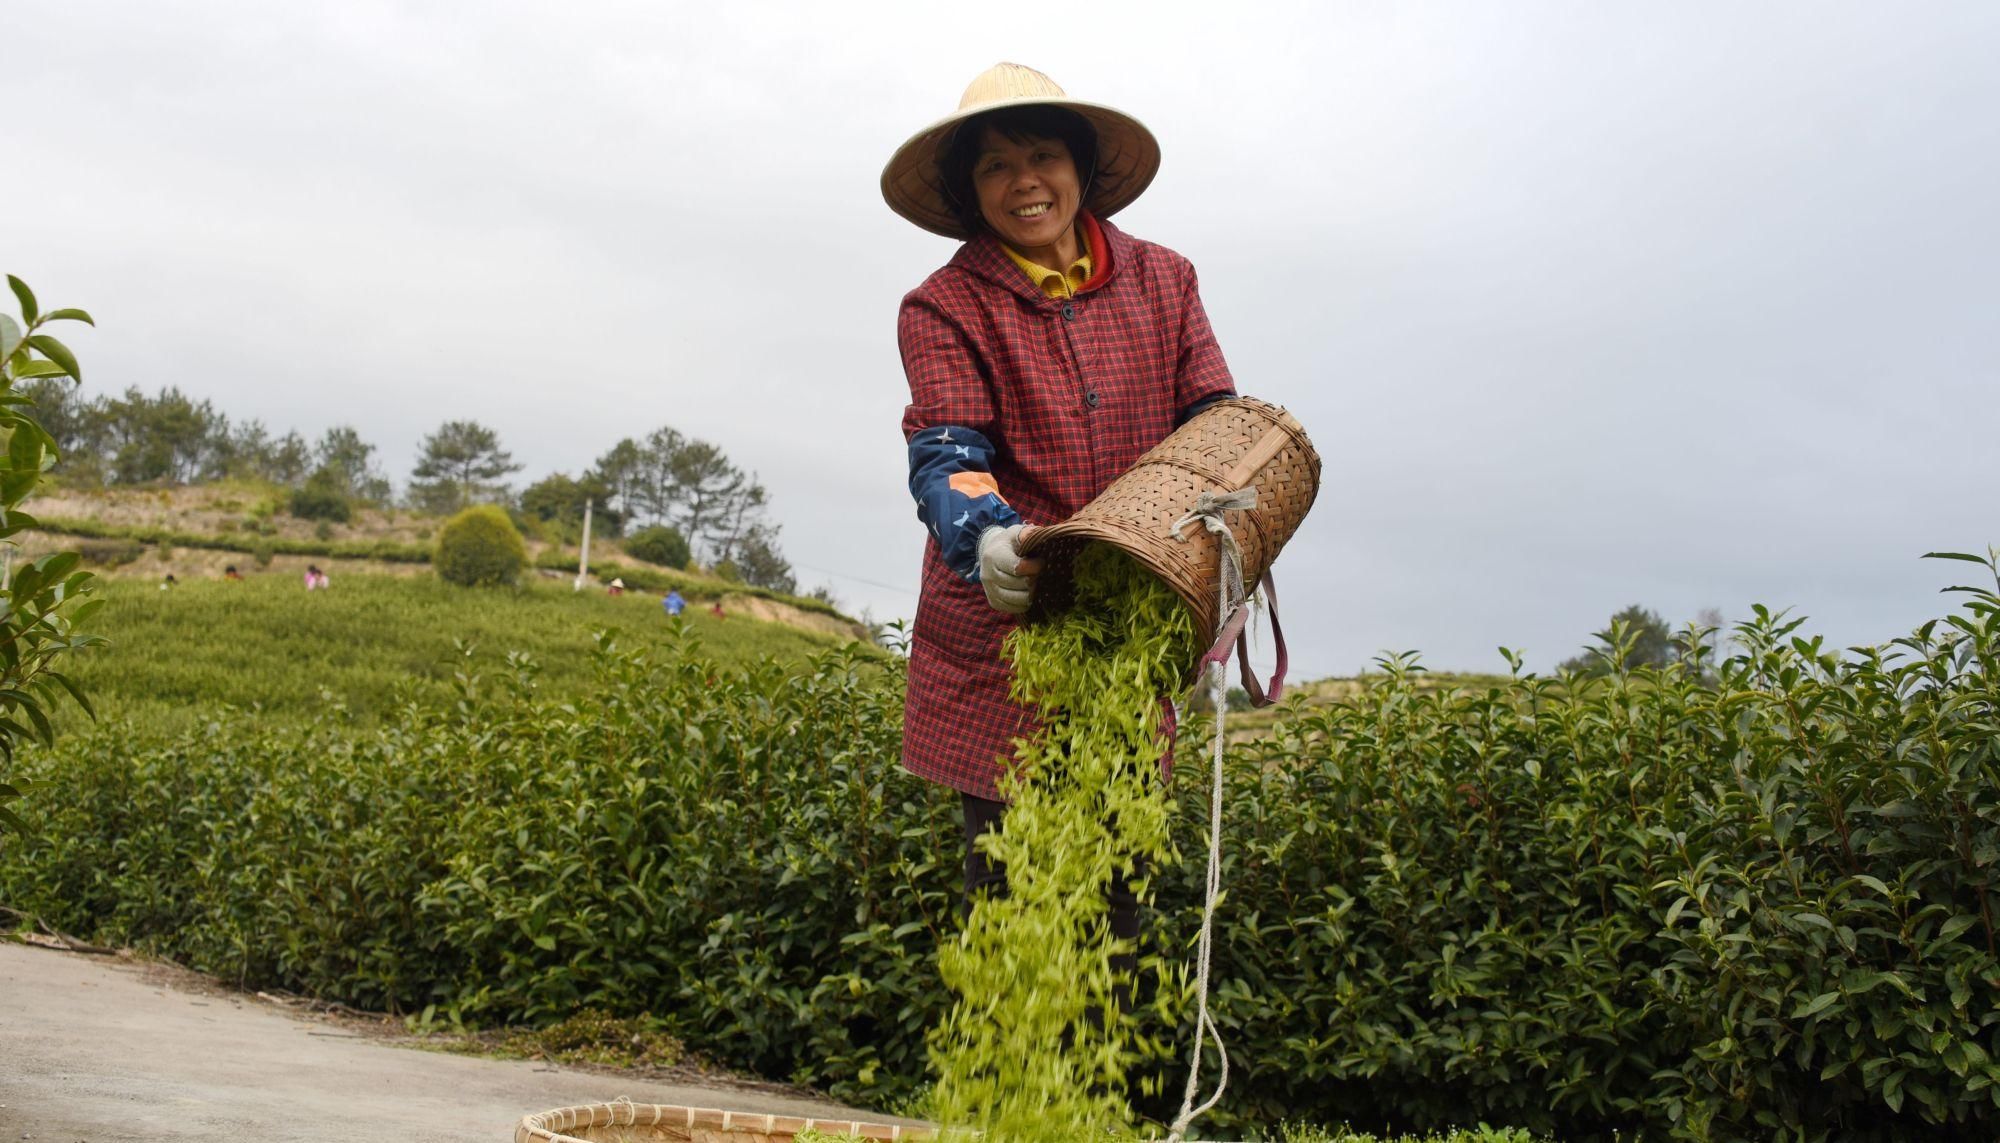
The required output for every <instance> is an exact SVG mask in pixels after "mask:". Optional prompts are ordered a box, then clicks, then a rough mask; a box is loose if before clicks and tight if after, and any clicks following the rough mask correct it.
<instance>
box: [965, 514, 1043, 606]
mask: <svg viewBox="0 0 2000 1143" xmlns="http://www.w3.org/2000/svg"><path fill="white" fill-rule="evenodd" d="M1024 531H1025V529H1024V528H1023V527H1022V526H1021V525H1019V524H1014V525H1011V526H1009V527H1005V528H1001V527H997V526H996V527H992V528H988V529H986V530H985V531H984V532H981V533H980V534H979V583H980V586H982V587H984V588H985V589H986V605H987V606H988V607H991V608H992V609H993V610H995V611H1004V612H1006V613H1007V614H1008V615H1021V614H1023V613H1025V612H1026V611H1027V610H1028V602H1029V601H1030V600H1031V599H1033V598H1034V593H1035V576H1036V574H1037V573H1039V572H1040V571H1041V570H1042V561H1040V560H1038V559H1033V558H1031V557H1027V556H1023V555H1022V554H1021V536H1022V534H1023V532H1024Z"/></svg>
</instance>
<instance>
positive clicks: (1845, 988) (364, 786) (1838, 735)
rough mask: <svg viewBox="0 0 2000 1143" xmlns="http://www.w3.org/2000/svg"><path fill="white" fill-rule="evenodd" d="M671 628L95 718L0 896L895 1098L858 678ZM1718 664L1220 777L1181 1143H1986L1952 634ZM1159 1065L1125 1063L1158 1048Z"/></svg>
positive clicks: (1997, 814) (916, 1027) (1959, 647)
mask: <svg viewBox="0 0 2000 1143" xmlns="http://www.w3.org/2000/svg"><path fill="white" fill-rule="evenodd" d="M216 590H218V591H220V590H222V589H221V588H220V587H219V586H218V587H217V588H216ZM440 590H442V589H440ZM153 594H154V595H160V594H161V593H157V592H155V593H153ZM172 594H173V595H174V597H175V599H176V600H178V598H179V597H180V596H181V595H182V593H172ZM330 594H338V590H336V592H334V593H330ZM606 605H607V606H610V605H611V604H610V603H609V602H608V601H607V603H606ZM162 606H164V605H162ZM689 630H691V629H690V628H688V627H686V626H685V625H682V626H668V627H666V628H664V634H663V639H664V640H665V641H664V642H663V643H662V644H660V645H659V646H658V647H657V649H655V650H654V651H653V652H652V653H651V654H649V655H648V656H645V657H641V656H640V655H638V654H636V653H633V652H630V651H625V650H620V649H618V648H616V647H613V646H609V645H606V646H601V647H599V648H598V649H597V650H596V651H595V652H594V653H593V654H594V658H595V662H594V669H595V670H596V671H597V681H596V683H595V684H594V685H593V686H591V687H589V688H587V689H586V690H585V692H584V693H582V694H578V693H576V692H575V691H573V690H568V689H564V690H561V691H557V690H555V689H554V688H549V687H545V686H543V685H542V683H541V673H540V671H539V669H538V668H537V667H536V665H535V663H534V661H533V660H530V659H528V658H524V657H520V656H515V657H514V658H512V659H511V660H509V661H508V663H507V665H506V667H505V668H504V669H501V670H497V671H495V672H493V673H492V674H490V675H486V676H484V677H481V676H480V672H479V671H478V670H476V669H474V668H473V667H470V666H468V667H465V668H462V669H461V671H460V673H459V676H458V677H455V678H453V679H451V680H450V681H449V682H448V683H447V684H445V685H443V686H442V687H432V688H429V689H427V690H419V689H416V688H411V689H409V690H407V691H406V692H405V693H404V694H403V695H401V696H400V697H399V698H398V699H397V700H395V701H392V702H391V703H389V704H388V709H387V710H386V712H385V713H384V714H383V715H382V716H381V717H380V718H379V719H378V720H377V721H376V723H375V724H374V725H370V726H360V725H355V724H353V723H352V722H350V720H349V716H348V715H347V714H346V713H345V712H344V710H343V709H341V708H340V707H338V706H329V707H327V708H326V709H325V710H324V712H323V713H322V715H321V716H320V717H319V718H317V719H316V720H272V719H269V718H266V717H262V716H259V715H257V714H254V713H245V712H242V711H236V710H229V709H223V708H220V707H214V706H210V707H204V708H202V709H201V711H200V713H201V716H202V717H201V720H200V721H199V723H198V724H197V725H194V726H184V727H170V726H167V725H163V724H154V723H150V722H149V723H145V724H137V723H133V722H130V721H121V720H118V719H116V718H115V717H113V718H109V719H107V722H106V723H105V724H104V725H101V726H99V727H96V728H93V729H88V730H84V731H81V732H78V733H76V734H75V735H74V736H73V737H68V738H65V739H64V740H62V742H61V744H60V745H59V746H58V747H57V748H55V749H53V750H51V749H40V748H38V749H35V750H32V751H28V752H24V753H23V754H22V755H21V763H22V766H23V768H24V770H25V771H26V773H25V774H24V775H23V776H25V777H30V778H33V777H53V776H57V775H60V776H61V778H62V780H63V783H64V794H63V797H62V798H61V799H59V800H51V801H50V802H49V803H48V809H49V813H48V814H47V815H46V820H45V821H44V823H43V830H42V833H41V835H40V838H39V839H27V840H16V839H8V840H5V841H0V900H5V901H6V902H7V903H8V904H9V905H12V906H14V907H16V908H22V909H27V910H31V911H33V912H37V913H40V914H42V915H43V916H44V917H46V918H48V919H49V920H50V921H51V922H52V923H55V924H57V925H58V926H59V927H61V928H63V929H65V930H67V931H71V932H77V933H80V934H86V935H89V934H95V935H96V936H98V937H99V938H100V939H106V940H124V941H132V942H136V943H138V944H141V945H143V946H145V947H148V948H151V949H154V950H156V951H159V952H163V953H167V954H170V955H173V956H176V957H178V958H181V959H183V960H186V961H189V962H191V963H193V964H195V965H197V966H198V967H202V968H205V969H208V970H210V971H214V972H218V973H221V974H222V975H224V976H227V977H228V978H230V979H232V980H240V981H243V982H245V983H250V984H279V985H282V986H285V987H290V988H294V989H297V990H301V991H307V992H312V993H315V994H318V995H323V996H327V997H329V998H333V999H338V1000H342V1001H345V1002H347V1003H352V1004H360V1005H366V1006H371V1007H378V1008H384V1009H391V1010H395V1011H405V1012H413V1011H420V1010H422V1009H424V1008H425V1007H429V1006H435V1011H436V1012H438V1013H443V1014H445V1015H446V1016H447V1017H449V1018H458V1019H461V1020H464V1021H466V1022H471V1023H504V1022H525V1023H532V1024H537V1025H548V1024H554V1023H558V1022H560V1021H561V1020H562V1019H564V1018H566V1017H568V1016H570V1015H572V1014H574V1013H575V1012H577V1011H580V1010H582V1009H585V1008H595V1009H601V1010H603V1011H605V1012H608V1013H610V1014H612V1015H613V1016H615V1017H619V1018H634V1017H639V1016H643V1015H646V1014H653V1015H657V1016H658V1017H659V1018H660V1019H661V1020H662V1021H663V1022H664V1024H665V1027H664V1028H663V1030H664V1031H666V1032H668V1033H671V1034H672V1035H674V1036H677V1037H679V1038H680V1039H682V1040H684V1041H685V1042H686V1043H688V1044H689V1045H690V1047H691V1048H692V1049H693V1050H695V1051H698V1052H701V1053H702V1054H704V1055H705V1056H708V1057H710V1058H713V1059H716V1060H718V1061H720V1062H723V1063H727V1064H732V1065H735V1066H739V1067H746V1068H749V1069H752V1070H755V1071H757V1072H760V1073H762V1074H764V1075H767V1076H771V1077H775V1078H779V1079H787V1080H796V1081H800V1082H806V1083H813V1084H816V1085H819V1086H822V1087H825V1088H828V1089H829V1090H831V1091H832V1092H833V1093H835V1094H836V1095H838V1096H840V1097H842V1098H846V1099H851V1100H865V1101H868V1102H870V1103H877V1104H879V1103H885V1102H889V1101H892V1100H894V1099H896V1098H899V1097H902V1096H905V1095H908V1094H909V1093H912V1092H914V1091H915V1090H916V1089H917V1088H918V1086H919V1085H920V1084H921V1083H922V1081H923V1079H924V1071H925V1067H924V1064H925V1031H926V1029H928V1028H930V1027H932V1026H934V1025H936V1024H937V1023H939V1022H940V1021H941V1020H942V1019H943V1017H944V1013H945V1011H946V1010H947V1005H948V1001H949V996H948V994H947V993H946V992H945V990H944V989H942V988H941V987H940V985H939V981H938V975H937V967H936V951H937V946H938V944H939V942H940V941H941V940H944V939H949V938H950V937H951V935H952V934H953V932H954V931H955V927H956V924H957V921H956V905H957V894H958V862H959V849H960V845H961V840H960V838H961V835H960V832H959V830H960V823H959V820H958V807H957V804H956V800H955V799H948V798H944V797H940V796H939V795H938V792H937V791H936V790H935V789H934V788H932V787H929V786H926V785H925V784H923V783H921V782H918V781H916V780H914V779H911V778H909V777H907V776H906V775H904V774H902V773H901V772H899V771H898V770H897V768H896V767H895V763H894V759H895V757H896V754H897V745H898V742H897V737H898V732H899V711H900V685H901V683H900V669H901V668H900V665H899V664H898V663H896V662H895V661H886V662H885V661H884V660H882V659H880V658H877V657H873V656H870V655H868V654H867V653H865V652H864V651H862V650H860V649H858V648H852V649H848V650H845V651H838V652H832V653H828V654H826V655H823V656H821V657H820V658H818V659H816V660H814V661H813V662H812V663H811V664H810V665H808V666H806V667H804V668H798V667H793V666H788V665H781V664H775V663H772V664H762V665H757V664H752V665H746V666H736V667H730V666H724V665H721V664H718V663H716V662H714V661H713V660H712V659H711V658H710V657H709V656H707V655H706V654H704V653H702V652H701V651H700V649H699V648H698V647H695V646H693V645H692V644H691V643H689V642H688V641H687V640H688V638H689V636H688V634H687V633H688V631H689ZM1736 635H1737V638H1738V640H1739V643H1740V646H1741V648H1742V649H1741V653H1740V654H1737V655H1736V656H1734V657H1733V658H1731V659H1728V660H1727V661H1723V662H1711V661H1709V658H1708V657H1707V652H1705V651H1703V650H1702V647H1703V646H1704V642H1703V641H1702V640H1697V639H1690V640H1687V641H1686V642H1687V644H1688V645H1689V646H1690V647H1691V648H1693V650H1691V651H1690V652H1689V654H1688V657H1687V658H1685V659H1683V660H1682V661H1681V662H1678V663H1675V664H1672V665H1669V666H1668V667H1666V668H1664V669H1658V670H1655V669H1651V668H1647V669H1643V670H1639V671H1612V672H1610V673H1609V674H1607V675H1606V676H1605V677H1604V678H1602V679H1591V680H1585V679H1577V678H1561V677H1558V678H1543V677H1537V676H1535V675H1532V674H1526V673H1522V674H1519V675H1517V676H1516V677H1513V678H1510V679H1505V680H1501V681H1498V682H1494V683H1492V684H1490V685H1481V686H1476V687H1451V688H1443V689H1432V688H1429V687H1427V686H1425V685H1424V684H1423V676H1422V674H1421V670H1420V668H1419V667H1418V666H1417V665H1416V664H1415V662H1414V661H1413V660H1412V659H1410V658H1390V659H1387V660H1385V661H1384V662H1383V663H1382V667H1383V673H1382V674H1381V675H1380V676H1378V677H1376V678H1375V679H1374V680H1372V681H1371V682H1370V683H1369V685H1368V686H1367V688H1366V689H1365V690H1364V691H1363V692H1362V693H1361V694H1360V695H1359V696H1358V697H1356V698H1355V699H1353V700H1352V701H1350V702H1347V703H1345V704H1342V705H1335V706H1329V707H1325V708H1321V709H1315V710H1294V711H1292V712H1291V713H1290V714H1289V716H1288V717H1286V718H1284V719H1281V720H1280V721H1279V723H1278V724H1277V726H1276V728H1275V729H1274V731H1273V732H1272V733H1271V734H1270V735H1268V736H1266V737H1263V738H1260V739H1256V740H1253V741H1247V742H1243V743H1239V744H1237V745H1236V746H1235V747H1233V748H1232V750H1231V752H1230V755H1229V758H1228V761H1227V763H1226V767H1227V776H1228V780H1229V790H1230V793H1229V797H1228V799H1227V805H1226V807H1225V811H1226V826H1225V830H1224V839H1223V840H1224V862H1225V869H1224V884H1225V886H1226V891H1227V893H1226V897H1225V899H1224V903H1223V907H1222V909H1221V911H1220V913H1219V915H1218V924H1219V926H1220V931H1219V932H1218V934H1217V942H1216V953H1217V959H1216V964H1215V985H1214V995H1213V998H1212V1010H1213V1012H1214V1015H1215V1017H1216V1019H1217V1022H1218V1023H1219V1024H1220V1025H1221V1027H1222V1030H1223V1033H1224V1035H1225V1037H1226V1038H1227V1040H1228V1042H1229V1045H1230V1047H1231V1083H1230V1089H1229V1095H1228V1097H1227V1098H1226V1100H1225V1102H1224V1105H1223V1107H1222V1109H1221V1112H1220V1114H1219V1115H1218V1116H1216V1117H1215V1118H1212V1119H1208V1120H1204V1121H1202V1125H1201V1127H1202V1133H1203V1134H1204V1135H1207V1136H1209V1137H1218V1136H1220V1135H1221V1134H1222V1133H1223V1132H1225V1131H1228V1132H1230V1133H1233V1134H1250V1133H1253V1132H1256V1131H1260V1130H1269V1129H1272V1128H1274V1127H1275V1125H1277V1124H1278V1123H1280V1122H1282V1121H1287V1120H1289V1121H1295V1122H1296V1121H1317V1122H1323V1123H1348V1124H1352V1125H1354V1127H1355V1128H1356V1129H1357V1130H1373V1131H1376V1132H1377V1133H1378V1134H1392V1133H1395V1132H1404V1131H1418V1132H1421V1131H1443V1130H1445V1129H1447V1128H1450V1127H1463V1126H1466V1125H1469V1124H1474V1123H1479V1122H1485V1123H1492V1124H1504V1125H1507V1126H1508V1127H1510V1128H1517V1129H1523V1130H1528V1131H1532V1132H1536V1133H1539V1134H1548V1135H1552V1136H1554V1137H1556V1138H1559V1139H1562V1140H1565V1141H1566V1143H1567V1141H1576V1140H1602V1139H1609V1138H1612V1137H1613V1136H1614V1134H1620V1135H1622V1137H1624V1138H1632V1139H1664V1138H1677V1139H1689V1140H1703V1139H1706V1140H1715V1141H1725V1140H1768V1139H1773V1138H1783V1139H1787V1140H1799V1141H1819V1140H1850V1139H1853V1140H1869V1139H1877V1140H1885V1141H1886V1140H1918V1141H1923V1140H1945V1139H1952V1140H1959V1139H1971V1138H1993V1137H1995V1135H1996V1134H2000V1131H1996V1125H2000V1094H1996V1093H2000V1082H1997V1081H2000V1068H1996V1066H1995V1063H1994V1057H1995V1055H1996V1053H2000V958H1996V948H1995V938H1996V934H1995V932H1994V920H1995V913H1996V911H2000V894H1996V887H1995V883H1994V882H1995V877H1994V874H1995V866H1996V864H2000V594H1995V592H1994V591H1992V590H1990V589H1988V590H1982V591H1978V592H1973V593H1970V594H1969V595H1968V597H1967V603H1966V606H1965V607H1964V608H1963V609H1961V610H1959V611H1958V612H1956V613H1954V614H1951V615H1949V616H1948V617H1945V618H1943V619H1940V620H1938V621H1935V622H1933V623H1930V624H1926V625H1925V626H1924V627H1922V628H1920V629H1919V630H1918V631H1917V632H1915V633H1914V634H1912V635H1911V636H1909V637H1907V638H1904V639H1901V640H1897V641H1895V642H1894V643H1891V644H1886V645H1883V646H1880V647H1870V648H1859V649H1855V650H1852V651H1850V652H1847V653H1845V654H1840V653H1836V652H1834V651H1831V650H1829V649H1828V648H1826V647H1825V646H1824V645H1823V644H1822V643H1821V642H1819V641H1818V640H1814V639H1811V638H1807V637H1805V636H1804V635H1802V634H1801V632H1800V628H1799V625H1798V624H1797V623H1796V622H1795V621H1793V620H1790V619H1787V618H1784V617H1782V616H1779V615H1773V614H1770V613H1768V612H1763V611H1759V612H1758V613H1757V615H1756V617H1755V618H1754V619H1752V620H1751V621H1749V622H1747V623H1745V624H1743V625H1742V626H1740V627H1739V628H1738V629H1737V631H1736ZM484 661H488V660H481V659H474V660H471V661H470V662H472V663H479V662H484ZM1205 734H1206V724H1205V723H1202V722H1200V721H1195V722H1193V723H1192V724H1191V725H1190V726H1189V727H1188V728H1187V730H1186V733H1185V734H1184V738H1183V743H1182V748H1183V751H1184V757H1183V758H1182V761H1181V766H1180V768H1179V769H1180V773H1181V775H1182V777H1181V778H1180V779H1179V780H1177V784H1176V789H1175V794H1176V797H1177V798H1178V799H1179V802H1180V805H1179V808H1178V811H1177V813H1176V815H1175V817H1174V821H1173V827H1172V828H1173V830H1174V838H1175V846H1176V848H1177V849H1178V850H1179V851H1180V852H1182V853H1184V854H1187V855H1188V857H1187V859H1185V860H1181V861H1175V860H1171V859H1170V860H1168V861H1166V862H1164V863H1162V865H1161V867H1160V869H1159V870H1158V871H1157V872H1156V873H1155V875H1154V882H1155V887H1156V889H1157V892H1158V900H1159V906H1158V909H1157V911H1156V913H1155V915H1154V917H1153V922H1152V933H1151V936H1150V938H1149V939H1150V940H1151V941H1152V942H1153V943H1154V945H1155V946H1156V947H1158V948H1160V949H1162V950H1165V951H1167V952H1168V953H1169V954H1173V955H1185V952H1186V950H1187V949H1188V948H1189V947H1190V945H1191V943H1192V937H1193V934H1194V932H1195V929H1196V926H1197V924H1198V921H1199V903H1200V896H1199V889H1200V883H1201V878H1202V868H1201V861H1200V860H1198V859H1197V858H1198V855H1205V851H1206V842H1205V840H1204V839H1203V837H1202V836H1201V832H1200V831H1201V827H1202V824H1203V812H1202V802H1203V790H1202V786H1203V783H1202V782H1200V781H1198V780H1193V779H1197V778H1199V776H1200V775H1201V774H1202V773H1203V772H1204V770H1205V766H1204V764H1203V762H1202V761H1201V760H1200V759H1199V758H1198V757H1197V752H1198V750H1199V748H1200V745H1201V743H1202V741H1203V740H1204V739H1205ZM1141 1011H1142V1012H1144V1011H1146V1010H1144V1009H1142V1010H1141ZM1187 1019H1188V1016H1187V1015H1186V1014H1184V1015H1183V1018H1182V1022H1181V1024H1180V1026H1178V1027H1168V1026H1165V1025H1164V1024H1156V1025H1155V1026H1152V1027H1150V1028H1148V1029H1145V1031H1146V1034H1148V1035H1157V1036H1160V1037H1171V1039H1172V1042H1173V1043H1175V1044H1179V1045H1186V1044H1188V1043H1189V1042H1190V1033H1191V1029H1190V1028H1188V1027H1187V1026H1186V1021H1187ZM1167 1074H1168V1075H1169V1077H1170V1078H1172V1079H1176V1080H1177V1079H1178V1074H1179V1073H1178V1071H1177V1068H1172V1069H1167ZM1168 1088H1169V1090H1177V1086H1176V1085H1175V1084H1172V1083H1170V1084H1168ZM1475 1137H1476V1136H1475Z"/></svg>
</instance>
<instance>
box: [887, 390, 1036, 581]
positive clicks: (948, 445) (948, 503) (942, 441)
mask: <svg viewBox="0 0 2000 1143" xmlns="http://www.w3.org/2000/svg"><path fill="white" fill-rule="evenodd" d="M910 495H911V496H912V497H914V498H915V499H916V501H917V519H919V520H921V521H923V522H924V527H926V528H928V529H929V530H930V533H931V535H932V536H933V537H935V538H936V540H937V544H938V554H939V555H941V556H942V557H943V558H944V563H945V566H946V567H948V568H950V569H951V570H952V571H954V572H957V573H958V575H959V577H960V578H962V579H964V580H965V581H966V582H968V583H978V582H979V534H980V533H981V532H984V531H985V530H986V529H988V528H990V527H993V526H995V525H998V526H1000V527H1003V528H1004V527H1007V526H1008V525H1011V524H1018V523H1020V522H1021V517H1020V515H1019V514H1018V513H1016V512H1015V511H1014V509H1013V508H1011V507H1009V506H1008V504H1007V501H1006V499H1005V498H1003V497H1002V496H1001V495H1000V486H999V485H998V484H996V483H994V480H993V444H992V442H990V441H988V440H987V439H986V438H985V437H984V436H982V435H981V434H979V433H976V432H974V431H972V430H971V429H968V428H966V427H964V426H963V425H933V426H931V427H929V428H927V429H921V430H919V431H917V432H916V433H914V434H912V435H911V437H910Z"/></svg>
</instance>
